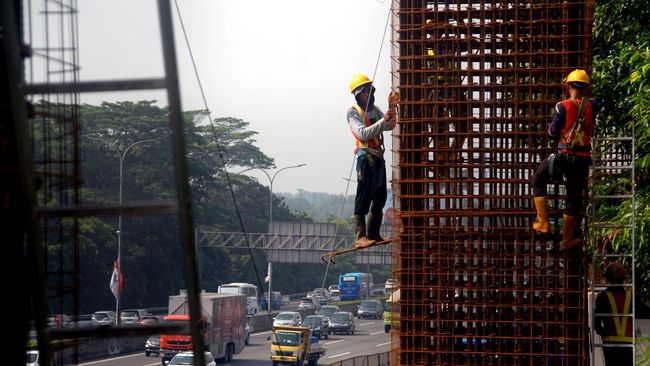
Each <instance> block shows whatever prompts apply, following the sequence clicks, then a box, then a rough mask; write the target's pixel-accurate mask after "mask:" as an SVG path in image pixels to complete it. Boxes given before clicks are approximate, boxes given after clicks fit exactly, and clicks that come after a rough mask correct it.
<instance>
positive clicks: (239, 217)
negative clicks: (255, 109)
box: [174, 0, 273, 323]
mask: <svg viewBox="0 0 650 366" xmlns="http://www.w3.org/2000/svg"><path fill="white" fill-rule="evenodd" d="M174 4H175V5H176V12H177V13H178V20H179V22H180V25H181V29H182V31H183V37H184V38H185V44H186V45H187V50H188V52H189V54H190V59H191V60H192V67H193V68H194V75H195V76H196V81H197V82H198V84H199V90H200V91H201V98H202V99H203V106H204V108H205V111H206V113H207V114H208V120H209V121H210V128H211V129H212V135H213V136H214V137H215V141H218V140H217V136H218V134H217V131H216V129H215V127H214V123H213V121H212V115H211V113H210V108H209V107H208V102H207V99H206V97H205V91H204V90H203V85H202V84H201V78H200V76H199V71H198V67H197V66H196V61H195V59H194V54H193V53H192V48H191V47H190V41H189V39H188V37H187V31H186V30H185V23H184V22H183V17H182V15H181V10H180V7H179V6H178V0H174ZM217 155H218V156H219V160H220V161H221V165H222V166H223V171H224V173H225V176H226V182H227V183H228V190H229V191H230V196H231V197H232V200H233V204H234V206H235V212H236V214H237V220H238V222H239V228H240V230H241V232H242V233H243V234H244V240H245V242H246V248H247V249H248V256H249V257H250V260H251V264H252V265H253V270H254V272H255V278H256V279H257V284H258V286H259V287H260V288H261V289H263V288H264V286H263V285H262V281H261V278H260V273H259V271H258V270H257V265H256V264H255V258H254V257H253V250H252V249H251V245H250V241H249V238H248V235H246V229H245V228H244V221H243V219H242V215H241V211H240V210H239V204H238V203H237V197H235V190H234V189H233V185H232V181H231V180H230V174H229V173H228V168H227V166H226V160H225V158H224V157H223V148H222V146H220V145H219V143H218V142H217ZM269 189H270V187H269ZM270 296H272V295H270ZM269 300H271V298H269ZM268 317H269V319H270V320H271V323H273V317H272V316H271V313H268Z"/></svg>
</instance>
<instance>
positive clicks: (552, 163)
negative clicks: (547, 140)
mask: <svg viewBox="0 0 650 366" xmlns="http://www.w3.org/2000/svg"><path fill="white" fill-rule="evenodd" d="M565 83H566V86H567V90H568V93H569V98H568V99H565V100H563V101H561V102H559V103H557V104H556V105H555V109H554V111H553V120H552V122H551V124H550V126H549V128H548V134H549V136H550V137H551V138H553V139H555V140H557V142H558V151H557V152H556V153H554V154H551V155H550V156H548V157H547V158H546V159H544V160H543V161H542V162H541V164H540V165H539V166H538V167H537V169H536V170H535V174H534V175H533V179H532V183H533V202H534V204H535V210H536V211H537V218H536V220H535V222H534V223H533V229H534V230H535V231H537V232H540V233H549V232H550V230H551V228H550V223H549V221H548V201H547V199H546V195H547V192H546V184H547V183H548V181H549V180H550V179H551V178H555V179H558V180H559V179H562V178H565V181H566V196H567V198H566V212H565V214H564V216H563V220H562V241H561V242H560V247H561V248H562V249H570V248H573V247H576V246H579V245H581V243H582V240H581V239H580V238H576V235H575V234H576V228H577V227H579V226H580V225H579V222H578V217H579V216H580V211H581V208H582V194H583V189H584V187H585V185H586V179H587V176H588V173H589V166H590V165H591V137H592V135H593V128H594V118H595V116H596V113H597V110H598V103H597V101H596V100H595V99H590V98H587V97H586V96H585V94H586V92H587V88H588V86H589V85H590V79H589V75H588V74H587V72H586V71H585V70H582V69H575V70H573V71H572V72H571V73H570V74H569V75H568V76H567V77H566V80H565ZM578 232H579V230H578Z"/></svg>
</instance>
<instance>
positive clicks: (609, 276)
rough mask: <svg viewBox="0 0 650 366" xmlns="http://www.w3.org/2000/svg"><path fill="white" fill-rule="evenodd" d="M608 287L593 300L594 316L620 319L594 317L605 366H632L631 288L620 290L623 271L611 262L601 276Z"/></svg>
mask: <svg viewBox="0 0 650 366" xmlns="http://www.w3.org/2000/svg"><path fill="white" fill-rule="evenodd" d="M604 277H605V280H607V282H608V283H609V284H610V285H611V286H608V287H607V289H606V290H605V291H602V292H601V293H599V294H598V296H596V309H595V310H594V312H595V313H596V314H612V315H616V314H620V315H621V316H598V315H596V316H595V320H594V323H595V324H594V329H595V330H596V333H598V334H599V335H600V336H601V337H602V339H603V345H604V347H603V355H604V356H605V365H607V366H611V365H632V358H633V357H632V356H633V354H632V352H634V347H630V346H629V345H630V344H632V341H633V338H632V331H633V330H632V317H631V315H632V288H630V287H624V286H622V285H623V284H624V283H625V280H626V278H627V272H626V271H625V267H623V265H622V264H621V263H620V262H618V261H616V262H612V263H611V264H610V265H609V266H607V269H605V273H604Z"/></svg>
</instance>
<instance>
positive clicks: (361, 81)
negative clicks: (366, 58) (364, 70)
mask: <svg viewBox="0 0 650 366" xmlns="http://www.w3.org/2000/svg"><path fill="white" fill-rule="evenodd" d="M369 83H372V80H370V79H368V77H367V76H366V75H363V74H356V75H354V76H353V77H352V81H350V93H354V90H355V89H356V88H358V87H360V86H361V85H366V84H369Z"/></svg>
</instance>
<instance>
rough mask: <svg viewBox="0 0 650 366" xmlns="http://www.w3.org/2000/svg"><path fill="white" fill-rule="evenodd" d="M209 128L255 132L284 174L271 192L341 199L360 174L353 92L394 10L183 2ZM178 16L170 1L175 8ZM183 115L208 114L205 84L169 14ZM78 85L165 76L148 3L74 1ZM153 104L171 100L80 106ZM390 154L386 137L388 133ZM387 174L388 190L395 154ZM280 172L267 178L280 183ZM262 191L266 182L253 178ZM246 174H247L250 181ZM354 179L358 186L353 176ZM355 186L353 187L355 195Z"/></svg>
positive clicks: (360, 1) (360, 0) (386, 64)
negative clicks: (242, 125)
mask: <svg viewBox="0 0 650 366" xmlns="http://www.w3.org/2000/svg"><path fill="white" fill-rule="evenodd" d="M178 4H179V6H180V10H181V14H182V16H183V21H184V23H185V27H186V30H187V32H188V37H189V41H190V45H191V47H192V52H193V54H194V57H195V59H196V62H197V66H198V70H199V74H200V77H201V81H202V84H203V87H204V89H205V92H206V98H207V101H208V105H209V108H210V110H211V112H212V117H213V118H216V117H223V116H231V117H236V118H240V119H243V120H245V121H247V122H249V123H250V129H251V130H254V131H257V132H258V133H259V134H258V135H257V137H256V139H257V146H259V147H260V149H261V150H262V151H263V152H264V153H266V154H267V155H268V156H270V157H272V158H274V159H275V163H276V166H277V167H278V168H283V167H286V166H291V165H296V164H303V163H304V164H307V165H306V166H305V167H301V168H297V169H289V170H286V171H283V172H281V173H279V174H278V175H277V177H276V179H275V181H274V184H273V191H274V192H276V193H278V192H291V193H295V192H296V191H297V189H298V188H301V189H305V190H308V191H322V192H329V193H337V194H342V193H344V191H345V187H346V184H347V182H346V181H345V180H344V179H342V178H348V176H349V174H350V169H351V167H352V164H353V153H352V151H353V148H354V139H353V137H352V134H351V132H350V129H349V128H348V125H347V121H346V119H345V117H346V111H347V109H348V108H349V107H350V106H351V105H352V103H353V102H354V100H353V98H352V95H351V94H350V93H349V82H350V79H351V77H352V75H354V74H355V73H365V74H367V75H368V76H369V77H372V74H373V72H374V70H375V64H376V62H377V57H378V54H379V49H380V45H381V40H382V35H383V32H384V26H385V24H386V19H387V16H388V11H389V7H390V1H388V0H386V1H383V2H382V1H377V0H329V1H309V0H275V1H240V0H179V2H178ZM172 5H173V1H172ZM174 17H175V25H176V26H175V29H174V31H175V34H176V48H177V59H178V63H179V73H180V76H181V98H182V102H183V109H184V110H191V109H201V108H203V102H202V99H201V95H200V91H199V87H198V84H197V82H196V79H195V76H194V72H193V69H192V65H191V61H190V57H189V53H188V51H187V46H186V43H185V40H184V39H183V36H182V32H181V29H180V26H179V23H178V16H177V13H176V10H175V8H174ZM78 20H79V49H80V52H79V53H80V64H81V67H82V69H81V80H96V79H112V78H143V77H156V76H160V75H162V55H161V51H160V50H161V47H160V36H159V25H158V15H157V9H156V2H155V1H153V0H147V1H145V0H137V1H132V0H130V1H125V0H113V1H80V2H79V17H78ZM389 72H390V29H389V31H388V33H387V34H386V41H385V42H384V47H383V50H382V56H381V59H380V61H379V66H378V69H377V75H376V78H375V86H376V88H377V95H376V97H377V103H376V104H377V105H378V106H380V107H381V108H382V109H383V110H385V109H386V106H387V103H386V96H387V95H388V92H389V87H390V73H389ZM143 99H149V100H150V99H156V100H159V101H161V103H160V104H161V105H165V104H166V98H165V94H163V93H161V92H147V93H140V92H138V93H135V92H133V93H123V92H122V93H113V94H84V95H82V99H81V101H82V102H83V103H90V104H99V103H101V101H104V100H106V101H119V100H143ZM384 136H385V140H386V148H387V150H388V151H390V150H391V148H392V144H391V136H390V133H385V135H384ZM387 155H388V159H387V163H388V168H387V170H388V174H389V179H390V163H391V160H390V154H387ZM275 171H276V170H270V171H269V173H270V174H271V175H273V174H274V173H275ZM249 173H250V174H251V175H252V176H256V177H258V178H259V180H260V183H262V184H264V185H268V183H269V180H268V178H267V177H266V176H265V175H264V174H263V173H261V172H259V171H250V172H249ZM247 174H248V173H247ZM352 179H355V176H354V174H353V175H352ZM355 190H356V186H355V185H354V184H352V185H351V186H350V191H349V193H353V192H354V191H355Z"/></svg>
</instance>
